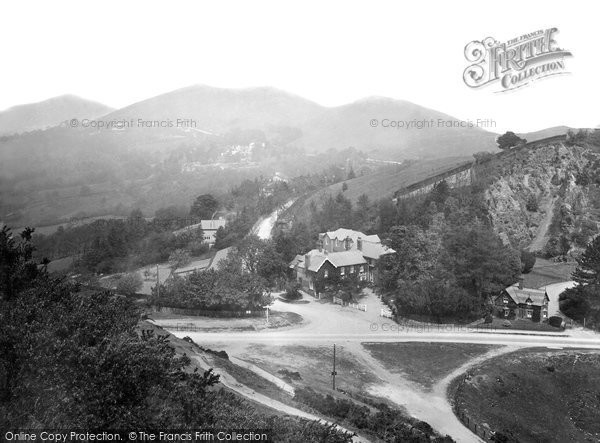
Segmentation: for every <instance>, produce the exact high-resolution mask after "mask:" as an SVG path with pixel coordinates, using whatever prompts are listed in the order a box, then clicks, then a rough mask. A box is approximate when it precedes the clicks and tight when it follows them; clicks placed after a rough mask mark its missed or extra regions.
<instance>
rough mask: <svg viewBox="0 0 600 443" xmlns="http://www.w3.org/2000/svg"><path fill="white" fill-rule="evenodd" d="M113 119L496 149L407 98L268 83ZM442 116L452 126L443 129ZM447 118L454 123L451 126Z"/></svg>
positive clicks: (420, 148) (308, 142) (324, 145)
mask: <svg viewBox="0 0 600 443" xmlns="http://www.w3.org/2000/svg"><path fill="white" fill-rule="evenodd" d="M106 118H107V119H116V120H121V119H125V120H129V119H132V118H133V119H136V120H137V119H143V120H163V121H164V120H172V121H176V120H177V119H178V118H179V119H192V120H194V121H195V124H197V126H196V128H195V129H196V130H201V131H204V132H208V133H211V134H225V133H228V132H231V131H240V130H242V131H243V130H246V131H248V130H251V131H252V130H254V131H257V130H258V131H262V132H264V134H265V135H266V137H267V138H268V139H270V140H272V141H273V142H274V143H276V144H287V145H289V146H290V147H291V148H302V149H305V150H306V151H308V152H325V151H327V150H328V149H332V148H333V149H346V148H348V147H350V146H352V147H354V148H356V149H360V150H364V151H372V150H378V151H379V154H380V156H383V157H386V158H387V157H393V159H394V160H396V159H403V158H407V157H411V158H415V157H429V158H435V157H447V156H449V155H471V154H473V153H475V152H478V151H485V150H488V149H495V143H494V139H495V137H496V134H494V133H491V132H487V131H484V130H482V129H479V128H476V127H468V126H467V127H461V126H460V125H459V123H460V120H459V119H457V118H455V117H452V116H449V115H447V114H444V113H441V112H439V111H435V110H431V109H427V108H424V107H422V106H419V105H417V104H414V103H410V102H407V101H403V100H394V99H391V98H384V97H370V98H366V99H363V100H358V101H356V102H354V103H350V104H347V105H343V106H338V107H330V108H328V107H324V106H321V105H319V104H317V103H314V102H312V101H309V100H306V99H304V98H302V97H299V96H296V95H293V94H289V93H287V92H284V91H281V90H278V89H275V88H268V87H260V88H246V89H223V88H214V87H210V86H203V85H197V86H190V87H187V88H183V89H178V90H176V91H172V92H169V93H166V94H162V95H160V96H157V97H154V98H150V99H148V100H144V101H141V102H138V103H135V104H133V105H131V106H128V107H126V108H123V109H119V110H117V111H115V112H113V113H111V114H109V115H108V116H107V117H106ZM372 119H377V120H378V121H379V122H382V121H383V120H384V119H389V120H394V121H399V120H402V121H407V122H409V121H424V120H427V121H431V120H433V121H434V122H435V126H434V127H424V128H421V129H418V128H411V129H396V128H391V127H384V124H383V123H382V124H380V125H379V126H378V127H372V126H371V125H370V121H371V120H372ZM438 121H443V122H444V124H445V125H452V124H454V125H453V126H451V127H447V126H442V127H438ZM446 122H449V123H446Z"/></svg>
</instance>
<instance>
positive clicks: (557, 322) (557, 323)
mask: <svg viewBox="0 0 600 443" xmlns="http://www.w3.org/2000/svg"><path fill="white" fill-rule="evenodd" d="M562 322H563V319H562V317H559V316H558V315H553V316H552V317H550V318H549V319H548V324H549V325H550V326H554V327H555V328H560V327H561V326H562Z"/></svg>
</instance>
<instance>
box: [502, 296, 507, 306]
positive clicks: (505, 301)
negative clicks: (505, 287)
mask: <svg viewBox="0 0 600 443" xmlns="http://www.w3.org/2000/svg"><path fill="white" fill-rule="evenodd" d="M502 302H503V303H504V304H505V305H507V304H508V297H504V298H502Z"/></svg>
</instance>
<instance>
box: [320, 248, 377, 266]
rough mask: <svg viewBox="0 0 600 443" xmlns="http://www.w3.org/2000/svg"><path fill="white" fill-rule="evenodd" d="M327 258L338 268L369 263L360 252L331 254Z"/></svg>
mask: <svg viewBox="0 0 600 443" xmlns="http://www.w3.org/2000/svg"><path fill="white" fill-rule="evenodd" d="M325 257H326V259H327V260H329V262H330V263H331V264H332V265H333V266H335V267H336V268H339V267H341V266H352V265H362V264H365V263H366V262H367V261H366V260H365V258H364V257H363V255H362V254H361V253H360V251H342V252H331V253H329V254H327V255H326V256H325ZM311 266H312V264H311Z"/></svg>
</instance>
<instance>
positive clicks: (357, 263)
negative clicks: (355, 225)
mask: <svg viewBox="0 0 600 443" xmlns="http://www.w3.org/2000/svg"><path fill="white" fill-rule="evenodd" d="M394 252H395V251H394V250H393V249H391V248H388V247H386V246H384V245H382V244H381V240H380V239H379V236H377V235H366V234H364V233H362V232H359V231H353V230H351V229H343V228H340V229H338V230H336V231H331V232H324V233H321V234H319V241H318V247H317V248H316V249H313V250H311V251H309V252H307V253H306V254H304V255H297V256H296V257H295V258H294V260H293V261H292V262H291V263H290V265H289V267H290V268H291V269H293V272H294V277H295V279H296V281H298V282H299V283H300V284H301V286H302V288H303V289H304V290H306V291H308V292H310V293H312V294H315V292H316V291H315V282H316V281H317V279H324V280H326V279H328V278H330V277H332V276H333V275H336V276H339V277H342V278H343V277H346V276H350V275H355V276H356V277H357V278H358V279H359V280H362V281H368V282H372V281H373V280H374V275H375V264H376V263H377V260H379V258H380V257H381V256H383V255H387V254H393V253H394Z"/></svg>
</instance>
